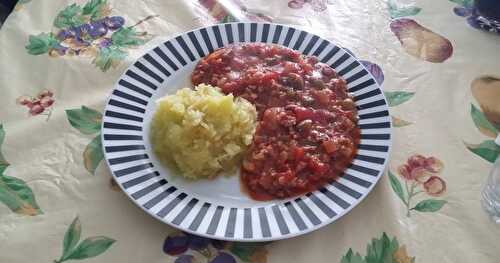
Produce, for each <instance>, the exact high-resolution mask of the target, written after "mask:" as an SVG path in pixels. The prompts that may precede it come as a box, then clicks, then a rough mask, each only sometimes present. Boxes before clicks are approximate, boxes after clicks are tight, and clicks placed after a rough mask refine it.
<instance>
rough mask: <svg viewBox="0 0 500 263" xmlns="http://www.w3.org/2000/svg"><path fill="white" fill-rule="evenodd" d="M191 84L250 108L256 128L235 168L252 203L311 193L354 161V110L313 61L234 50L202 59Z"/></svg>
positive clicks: (249, 47) (245, 47)
mask: <svg viewBox="0 0 500 263" xmlns="http://www.w3.org/2000/svg"><path fill="white" fill-rule="evenodd" d="M192 82H193V84H195V85H198V84H200V83H207V84H210V85H214V86H218V87H219V88H221V90H222V91H223V92H224V93H226V94H229V93H233V95H235V96H240V97H243V98H245V99H247V100H248V101H250V102H251V103H253V104H254V105H255V106H256V108H257V111H258V124H257V128H256V131H255V134H254V137H253V142H252V145H251V146H250V149H249V151H248V152H247V153H246V156H245V158H244V161H243V166H242V168H241V176H242V177H241V179H242V183H243V184H244V186H245V187H246V189H247V190H248V192H249V194H250V196H251V197H252V198H253V199H256V200H262V201H264V200H270V199H276V198H287V197H292V196H297V195H300V194H303V193H305V192H308V191H313V190H316V189H318V188H320V187H321V186H323V185H324V184H326V183H328V182H330V181H332V180H334V179H335V178H337V177H338V176H340V175H341V174H342V172H343V171H344V170H345V169H346V167H347V166H348V165H349V164H350V163H351V161H352V159H353V158H354V156H355V155H356V151H357V145H358V143H359V138H360V130H359V127H358V126H357V122H358V117H357V111H356V106H355V104H354V102H353V99H352V97H351V96H350V95H349V94H348V93H347V88H346V82H345V80H344V79H342V78H341V77H340V76H339V75H338V74H337V73H336V72H335V70H333V69H332V68H331V67H330V66H328V65H326V64H324V63H321V62H318V59H317V58H316V57H312V56H304V55H301V54H300V53H299V52H297V51H294V50H292V49H289V48H285V47H282V46H277V45H269V44H257V43H252V44H237V45H232V46H228V47H225V48H221V49H218V50H216V51H214V52H213V53H211V54H209V55H208V56H207V57H205V58H203V59H202V60H201V61H200V62H199V63H198V65H197V66H196V68H195V70H194V72H193V75H192Z"/></svg>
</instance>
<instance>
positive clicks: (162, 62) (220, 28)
mask: <svg viewBox="0 0 500 263" xmlns="http://www.w3.org/2000/svg"><path fill="white" fill-rule="evenodd" d="M236 42H245V43H248V42H264V43H275V44H279V45H283V46H286V47H289V48H292V49H295V50H298V51H299V52H301V53H303V54H306V55H314V56H317V57H318V58H319V59H320V61H321V62H324V63H327V64H329V65H331V67H333V68H334V69H335V70H336V71H337V72H338V73H339V74H340V75H341V76H342V77H343V78H344V79H345V80H346V81H347V83H348V84H347V86H348V90H349V92H350V93H351V94H353V96H354V98H355V102H356V106H357V108H358V114H359V118H360V120H359V126H360V128H361V141H360V145H359V146H358V147H359V150H358V154H357V156H356V157H355V159H354V160H353V162H352V164H351V165H350V167H349V168H348V169H347V170H346V171H345V173H344V174H343V175H342V176H341V177H340V178H339V179H338V180H336V181H334V182H332V183H330V184H328V185H326V186H324V187H323V188H321V189H320V190H318V191H315V192H311V193H307V194H305V195H302V196H299V197H295V198H289V199H284V200H272V201H267V202H259V201H254V200H252V199H250V198H249V197H248V196H247V195H245V194H243V193H242V192H241V189H240V184H239V178H238V176H232V177H225V176H219V177H217V178H216V179H215V180H200V181H195V182H192V181H185V180H184V179H182V178H181V177H180V176H175V175H173V173H172V172H171V171H170V170H169V169H168V168H167V167H164V166H163V165H161V164H160V163H159V161H158V159H157V158H156V156H155V154H154V153H153V151H152V147H151V144H150V138H149V132H150V130H149V128H150V127H149V126H150V122H151V119H152V116H153V114H154V112H155V107H156V103H155V101H156V100H157V99H158V98H161V97H163V96H165V95H166V94H173V93H175V91H176V90H177V89H179V88H183V87H190V86H192V85H191V83H190V75H191V73H192V71H193V69H194V67H195V65H196V63H197V62H198V61H199V60H200V58H202V57H204V56H205V55H207V54H209V53H210V52H212V51H214V50H215V49H217V48H219V47H223V46H226V45H228V44H230V43H236ZM102 123H103V124H102V145H103V150H104V155H105V159H106V162H107V163H108V166H109V168H110V170H111V172H112V174H113V176H114V178H115V180H116V182H117V183H118V184H119V185H120V187H121V188H122V190H123V191H124V192H125V193H126V194H127V195H128V196H129V197H130V198H131V199H132V200H133V201H134V202H135V203H136V204H137V205H138V206H140V207H141V208H142V209H144V211H146V212H147V213H149V214H150V215H152V216H153V217H155V218H157V219H158V220H160V221H162V222H165V223H167V224H169V225H171V226H174V227H176V228H179V229H181V230H183V231H186V232H190V233H192V234H196V235H201V236H205V237H209V238H214V239H222V240H233V241H270V240H276V239H283V238H289V237H293V236H297V235H301V234H304V233H307V232H310V231H312V230H315V229H318V228H320V227H322V226H325V225H327V224H329V223H331V222H334V221H335V220H337V219H339V218H340V217H342V216H343V215H344V214H345V213H347V212H348V211H349V210H351V209H352V208H353V207H354V206H356V205H357V204H358V203H359V202H361V200H363V198H365V197H366V195H368V193H369V192H370V191H371V190H372V189H373V187H374V185H375V184H376V183H377V181H378V180H379V179H380V177H381V176H382V174H383V171H384V167H385V165H386V163H387V159H388V156H389V149H390V145H391V118H390V115H389V111H388V104H387V102H386V100H385V98H384V95H383V93H382V91H381V89H380V87H379V86H378V85H377V83H376V81H375V79H374V78H373V76H372V75H371V74H370V73H369V72H368V71H367V70H366V69H365V68H364V67H363V66H362V65H361V63H360V62H359V61H357V60H356V58H354V57H353V56H352V55H350V54H349V53H348V52H346V51H345V50H344V49H342V48H340V47H339V46H337V45H335V44H333V43H331V42H330V41H328V40H325V39H322V38H320V37H319V36H316V35H314V34H310V33H308V32H306V31H302V30H299V29H296V28H293V27H290V26H286V25H278V24H268V23H228V24H218V25H213V26H209V27H204V28H200V29H196V30H193V31H190V32H187V33H184V34H181V35H178V36H176V37H174V38H172V39H170V40H168V41H166V42H164V43H163V44H161V45H159V46H157V47H155V48H154V49H152V50H150V51H149V52H147V53H146V54H145V55H144V56H142V57H141V58H139V59H138V60H137V61H136V62H135V63H134V64H133V65H131V66H130V67H129V68H128V69H127V70H126V72H125V73H124V74H123V75H122V76H121V77H120V79H119V80H118V81H117V83H116V85H115V87H114V90H113V92H112V94H111V96H110V98H109V100H108V102H107V105H106V109H105V112H104V117H103V122H102Z"/></svg>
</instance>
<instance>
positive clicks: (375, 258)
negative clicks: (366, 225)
mask: <svg viewBox="0 0 500 263" xmlns="http://www.w3.org/2000/svg"><path fill="white" fill-rule="evenodd" d="M398 247H399V244H398V241H397V240H396V238H393V239H392V240H390V239H389V237H388V236H387V235H386V234H385V233H383V234H382V237H381V238H380V239H377V238H374V239H372V242H371V243H370V244H368V245H367V247H366V257H365V261H366V263H382V262H383V263H385V262H393V260H392V255H393V254H394V252H395V251H396V249H398Z"/></svg>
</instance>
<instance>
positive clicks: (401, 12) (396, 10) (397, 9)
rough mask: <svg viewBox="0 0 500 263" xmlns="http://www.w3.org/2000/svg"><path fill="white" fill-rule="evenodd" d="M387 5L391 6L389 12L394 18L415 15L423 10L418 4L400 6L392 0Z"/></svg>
mask: <svg viewBox="0 0 500 263" xmlns="http://www.w3.org/2000/svg"><path fill="white" fill-rule="evenodd" d="M387 5H388V7H389V14H390V15H391V18H393V19H394V18H399V17H404V16H414V15H416V14H418V13H420V11H422V8H420V7H416V6H398V4H397V3H396V2H395V1H392V0H390V1H389V2H388V3H387Z"/></svg>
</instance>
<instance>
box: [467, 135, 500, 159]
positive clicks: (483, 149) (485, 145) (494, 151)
mask: <svg viewBox="0 0 500 263" xmlns="http://www.w3.org/2000/svg"><path fill="white" fill-rule="evenodd" d="M465 146H467V149H469V151H471V152H473V153H475V154H477V155H478V156H479V157H481V158H483V159H485V160H486V161H488V162H490V163H493V162H495V160H496V159H497V157H498V155H499V154H500V146H498V145H497V144H496V143H495V141H493V140H486V141H484V142H482V143H481V144H468V143H465Z"/></svg>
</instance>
